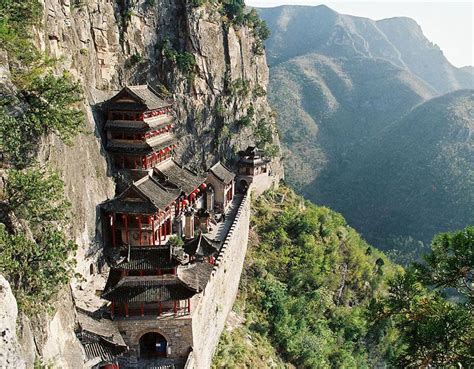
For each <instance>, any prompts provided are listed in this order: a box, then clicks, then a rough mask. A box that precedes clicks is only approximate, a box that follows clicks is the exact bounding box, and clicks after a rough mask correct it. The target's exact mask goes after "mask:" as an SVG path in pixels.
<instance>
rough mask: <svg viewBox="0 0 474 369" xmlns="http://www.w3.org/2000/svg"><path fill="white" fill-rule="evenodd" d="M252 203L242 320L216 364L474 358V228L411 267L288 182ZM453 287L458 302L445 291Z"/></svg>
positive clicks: (437, 242)
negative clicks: (388, 255) (390, 256)
mask: <svg viewBox="0 0 474 369" xmlns="http://www.w3.org/2000/svg"><path fill="white" fill-rule="evenodd" d="M253 209H254V214H253V221H252V227H251V234H252V236H251V239H250V241H251V245H250V250H249V252H248V254H247V259H246V265H245V273H244V275H243V277H242V279H241V286H240V294H239V297H238V300H237V303H236V304H235V307H234V311H235V314H236V315H237V317H240V319H238V318H234V319H232V322H231V323H230V324H229V325H228V331H227V332H226V333H225V334H224V335H223V337H222V338H221V342H220V346H219V348H218V352H217V354H216V356H215V359H214V364H213V368H216V369H217V368H295V367H297V368H389V367H399V368H406V367H426V366H428V365H432V366H433V367H443V366H447V367H449V366H453V365H458V364H461V365H463V366H467V367H468V366H469V365H472V364H474V352H473V351H472V347H473V346H472V345H473V344H474V329H473V328H474V314H473V310H472V309H473V306H472V302H473V298H474V296H473V294H472V290H470V288H469V283H472V274H470V275H469V272H467V273H468V274H467V275H466V274H465V272H466V271H470V272H472V271H473V267H474V248H473V245H474V227H468V228H466V229H464V230H462V231H459V232H455V233H452V234H442V235H439V236H437V237H436V238H435V239H434V240H433V249H432V252H431V253H430V255H429V257H428V258H427V260H426V263H424V264H423V265H412V266H411V267H410V268H408V269H406V270H403V269H402V268H401V267H399V266H396V265H394V264H393V263H392V262H390V261H389V260H388V259H387V258H386V257H385V256H384V255H383V254H382V253H381V252H380V251H377V250H376V249H375V248H373V247H371V246H369V245H368V244H367V243H366V242H365V241H363V240H362V239H361V237H360V236H359V235H358V234H357V232H356V231H355V230H354V229H352V228H351V227H349V226H348V225H347V224H346V223H345V221H344V218H343V217H342V216H341V215H340V214H338V213H336V212H334V211H332V210H330V209H328V208H325V207H317V206H315V205H313V204H311V203H310V202H308V201H305V200H304V199H303V198H302V197H300V196H297V195H295V193H294V192H293V191H292V190H290V189H288V188H286V187H281V188H280V189H278V190H277V191H273V192H272V191H270V192H267V193H266V195H265V196H263V197H261V198H259V199H257V200H256V201H255V203H254V205H253ZM465 283H467V284H465ZM428 286H429V288H428ZM433 286H435V287H434V288H433ZM446 287H449V288H451V291H457V293H458V296H459V297H460V300H459V301H458V302H449V301H447V300H446V299H445V298H443V297H442V292H443V290H444V288H446ZM239 322H240V323H239Z"/></svg>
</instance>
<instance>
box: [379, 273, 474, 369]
mask: <svg viewBox="0 0 474 369" xmlns="http://www.w3.org/2000/svg"><path fill="white" fill-rule="evenodd" d="M378 313H379V314H381V316H383V319H390V320H392V321H393V322H394V324H395V327H396V328H397V329H398V331H399V334H400V342H399V345H400V347H401V350H400V352H399V354H398V355H397V357H396V358H395V363H396V364H397V366H400V367H428V366H433V367H449V366H459V365H462V366H466V367H468V366H469V365H472V364H474V350H473V348H474V317H473V316H472V314H471V313H470V312H469V311H468V310H467V309H465V308H464V307H463V306H462V305H458V304H455V303H451V302H449V301H447V300H446V299H444V298H443V297H441V296H440V295H439V294H438V293H437V292H430V291H428V290H427V289H426V288H425V287H424V286H423V284H422V283H421V281H420V275H419V273H418V271H417V270H415V269H410V270H408V271H407V272H406V273H401V274H399V275H397V276H396V277H395V278H394V279H393V280H392V281H391V282H390V288H389V296H388V297H387V298H386V299H384V300H383V301H382V303H381V305H380V306H379V310H378Z"/></svg>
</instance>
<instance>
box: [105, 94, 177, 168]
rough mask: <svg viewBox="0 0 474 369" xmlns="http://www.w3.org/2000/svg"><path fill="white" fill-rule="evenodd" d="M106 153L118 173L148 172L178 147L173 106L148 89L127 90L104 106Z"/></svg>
mask: <svg viewBox="0 0 474 369" xmlns="http://www.w3.org/2000/svg"><path fill="white" fill-rule="evenodd" d="M103 110H104V111H105V112H106V114H107V122H106V123H105V130H106V135H107V143H106V149H107V151H108V152H109V153H110V155H111V157H112V159H113V162H114V165H115V168H116V169H148V168H151V167H153V166H154V165H156V164H158V163H160V162H162V161H163V160H166V159H168V158H170V157H171V155H172V151H173V149H174V148H175V147H176V138H175V136H174V134H173V124H172V123H173V114H172V104H171V103H170V102H168V101H165V100H163V99H161V98H159V97H158V95H157V93H156V92H155V91H154V90H153V89H152V88H151V87H150V86H148V85H139V86H126V87H124V88H123V89H122V90H121V91H120V92H118V93H117V94H116V95H115V96H114V97H112V98H111V99H110V100H108V101H106V102H105V103H104V104H103Z"/></svg>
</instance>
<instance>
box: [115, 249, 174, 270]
mask: <svg viewBox="0 0 474 369" xmlns="http://www.w3.org/2000/svg"><path fill="white" fill-rule="evenodd" d="M120 251H121V252H119V255H116V256H115V260H116V261H117V262H116V264H115V265H113V266H112V268H114V269H118V270H158V269H171V268H174V267H177V266H178V265H180V262H179V261H178V260H177V259H176V258H175V257H174V256H173V255H172V254H171V248H170V247H169V246H144V247H138V246H132V247H130V258H128V250H127V249H125V250H120ZM120 254H121V255H120ZM124 256H125V257H124Z"/></svg>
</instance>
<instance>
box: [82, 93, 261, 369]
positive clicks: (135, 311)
mask: <svg viewBox="0 0 474 369" xmlns="http://www.w3.org/2000/svg"><path fill="white" fill-rule="evenodd" d="M102 107H103V109H104V111H105V113H106V116H107V121H106V123H105V130H106V133H107V135H106V136H107V137H106V139H107V142H106V145H105V147H106V150H107V152H108V153H109V154H110V156H111V158H112V162H113V163H112V164H113V166H114V168H115V171H114V172H115V173H116V178H117V195H116V196H115V197H114V198H113V199H110V200H107V201H105V202H103V203H102V204H101V205H100V216H101V224H102V230H101V233H102V238H103V252H104V255H105V257H106V260H107V263H108V265H109V267H110V271H109V275H108V278H107V282H106V284H105V286H104V288H103V290H102V291H101V297H102V299H104V300H105V301H106V304H105V305H104V307H103V308H102V316H103V317H105V318H104V319H106V320H108V321H109V322H111V323H112V324H113V326H114V327H115V328H116V330H117V331H118V332H119V333H120V335H121V338H123V339H122V340H110V339H107V337H106V335H105V336H101V335H100V334H97V333H95V334H90V333H87V332H85V331H84V332H85V333H84V334H82V336H81V337H83V345H84V347H87V348H88V350H89V349H90V350H89V351H91V353H90V355H89V356H90V357H91V360H95V361H97V362H100V360H102V362H104V363H105V362H108V363H113V365H119V367H120V368H122V367H127V365H128V364H126V363H125V364H123V365H122V363H123V360H128V359H130V358H134V360H155V359H159V360H164V359H166V360H172V365H174V366H172V367H173V368H182V367H184V364H185V362H186V361H189V360H190V357H192V355H191V353H192V350H193V347H196V345H199V344H201V342H200V341H199V340H200V338H201V337H198V335H199V334H202V333H197V332H202V331H203V330H204V329H207V328H206V322H205V319H206V318H207V317H208V315H209V314H211V313H212V314H221V313H220V311H219V310H218V309H217V308H216V307H215V306H213V305H212V304H217V302H215V300H213V299H212V296H208V295H205V293H204V291H205V290H206V287H207V288H213V289H216V288H222V292H221V293H220V294H219V295H220V298H222V299H229V301H230V300H231V299H232V298H233V297H235V293H236V291H237V283H233V282H232V283H233V284H232V286H233V287H232V288H231V289H229V287H228V284H229V282H228V281H227V282H225V283H224V282H220V281H221V279H222V280H223V279H224V277H225V273H226V270H227V269H225V270H221V271H219V276H220V277H218V278H220V279H217V280H216V281H214V282H213V283H211V282H209V281H210V280H211V277H212V275H214V274H215V273H217V269H216V268H217V264H218V263H219V262H222V257H223V252H224V250H225V249H226V248H228V247H229V242H230V241H229V239H226V237H227V236H228V235H230V234H231V233H232V232H233V231H234V230H235V229H236V228H235V227H236V222H235V218H236V217H238V216H239V215H238V214H240V213H241V212H242V210H241V209H240V206H241V204H242V203H243V201H244V198H245V196H244V195H242V194H235V183H234V177H235V175H234V173H233V172H232V171H231V170H230V169H229V168H227V167H226V166H225V165H223V164H222V163H220V162H217V163H216V164H215V165H213V166H212V167H211V168H210V169H209V170H208V172H207V173H206V174H199V173H196V172H194V171H192V170H190V169H189V168H186V167H185V166H183V165H181V164H179V163H178V162H177V161H175V160H174V158H173V149H174V147H175V142H176V140H175V137H174V134H173V131H172V128H173V127H172V120H173V114H172V110H171V107H172V105H171V103H169V102H166V101H164V100H162V99H161V98H159V97H158V96H157V94H156V92H155V91H154V90H153V89H152V88H150V87H149V86H127V87H124V88H123V89H122V90H121V91H120V92H119V93H117V94H116V95H115V96H114V97H112V98H111V99H110V100H109V101H107V102H105V103H104V104H103V105H102ZM255 166H257V167H258V168H259V169H258V171H259V173H258V174H260V172H262V173H263V171H264V170H265V171H266V167H265V168H263V167H262V166H260V164H259V162H258V161H257V162H254V167H255ZM258 174H257V173H256V171H255V170H254V171H253V172H252V173H251V174H250V175H254V176H255V175H258ZM245 204H248V202H246V203H245ZM246 206H248V205H246ZM246 219H247V220H246V221H247V223H248V218H246ZM243 229H244V231H242V232H241V233H243V234H238V233H236V234H234V236H233V237H234V239H233V241H232V242H233V243H232V244H233V245H234V244H235V245H239V246H238V247H237V246H234V250H235V251H233V252H239V253H240V252H241V247H240V245H242V242H241V241H240V237H243V239H244V240H245V245H246V240H247V233H248V224H247V225H246V226H244V228H243ZM238 257H239V258H241V262H240V263H243V255H240V254H239V256H238ZM239 260H240V259H239ZM236 267H237V268H238V267H239V264H237V265H236ZM240 267H241V264H240ZM226 268H232V266H230V265H228V266H226ZM222 273H223V274H222ZM221 274H222V276H221ZM209 284H210V285H212V287H209ZM226 286H227V287H226ZM226 291H227V292H226ZM211 306H212V308H210V307H211ZM227 308H229V309H230V305H229V306H227ZM208 309H210V310H208ZM219 324H222V327H223V324H224V323H223V321H222V323H219ZM85 325H87V322H86V324H85ZM209 337H218V336H215V335H210V336H209ZM213 339H214V338H213ZM114 345H115V346H114ZM125 345H126V350H125V349H124V347H125ZM99 346H100V347H101V350H105V351H106V352H107V353H106V354H103V355H99V354H98V358H97V357H93V356H94V355H96V354H95V353H94V350H95V349H96V348H98V347H99ZM114 353H116V355H117V360H115V361H114V360H111V357H112V356H113V355H114ZM96 356H97V355H96ZM109 356H110V357H109ZM197 357H198V358H201V360H209V358H204V359H203V358H202V355H201V356H199V355H198V356H197ZM109 359H110V360H109ZM163 363H164V361H160V365H162V364H163ZM152 364H153V365H155V363H154V362H153V363H152ZM157 365H158V364H157ZM158 367H160V366H158ZM170 368H171V366H170Z"/></svg>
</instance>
